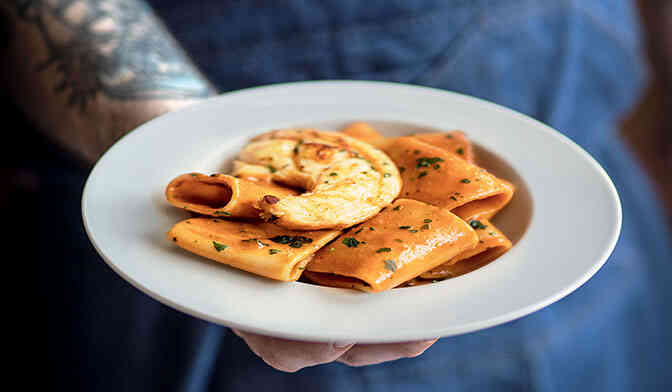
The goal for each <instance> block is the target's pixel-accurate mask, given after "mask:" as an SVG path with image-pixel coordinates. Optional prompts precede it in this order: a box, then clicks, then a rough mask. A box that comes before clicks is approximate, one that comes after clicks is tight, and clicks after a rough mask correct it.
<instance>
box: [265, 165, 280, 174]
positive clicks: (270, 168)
mask: <svg viewBox="0 0 672 392" xmlns="http://www.w3.org/2000/svg"><path fill="white" fill-rule="evenodd" d="M266 167H268V170H270V171H271V173H275V172H276V171H278V169H276V168H275V166H273V165H268V166H266Z"/></svg>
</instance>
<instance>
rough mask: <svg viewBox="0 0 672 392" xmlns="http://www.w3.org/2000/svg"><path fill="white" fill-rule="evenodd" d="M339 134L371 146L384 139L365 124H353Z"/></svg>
mask: <svg viewBox="0 0 672 392" xmlns="http://www.w3.org/2000/svg"><path fill="white" fill-rule="evenodd" d="M341 132H343V133H344V134H346V135H348V136H350V137H353V138H355V139H357V140H361V141H363V142H366V143H369V144H371V145H373V146H376V145H378V144H380V143H381V142H382V141H383V140H384V139H385V137H384V136H383V135H381V134H380V132H378V131H377V130H376V129H375V128H374V127H372V126H371V125H370V124H368V123H365V122H354V123H352V124H350V125H348V126H347V127H345V128H343V131H341Z"/></svg>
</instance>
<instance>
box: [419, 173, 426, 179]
mask: <svg viewBox="0 0 672 392" xmlns="http://www.w3.org/2000/svg"><path fill="white" fill-rule="evenodd" d="M426 175H427V172H426V171H423V172H420V174H418V178H422V177H424V176H426Z"/></svg>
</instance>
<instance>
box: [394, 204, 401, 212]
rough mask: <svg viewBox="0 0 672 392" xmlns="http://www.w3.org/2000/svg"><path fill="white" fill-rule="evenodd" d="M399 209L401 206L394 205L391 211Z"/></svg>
mask: <svg viewBox="0 0 672 392" xmlns="http://www.w3.org/2000/svg"><path fill="white" fill-rule="evenodd" d="M400 209H401V206H400V205H398V206H396V207H394V208H393V209H392V211H399V210H400Z"/></svg>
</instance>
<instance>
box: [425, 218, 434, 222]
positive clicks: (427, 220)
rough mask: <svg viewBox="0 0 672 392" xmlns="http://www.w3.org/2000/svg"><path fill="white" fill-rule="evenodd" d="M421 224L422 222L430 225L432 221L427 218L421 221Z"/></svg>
mask: <svg viewBox="0 0 672 392" xmlns="http://www.w3.org/2000/svg"><path fill="white" fill-rule="evenodd" d="M423 222H424V223H432V220H431V219H429V218H427V219H425V220H423Z"/></svg>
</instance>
